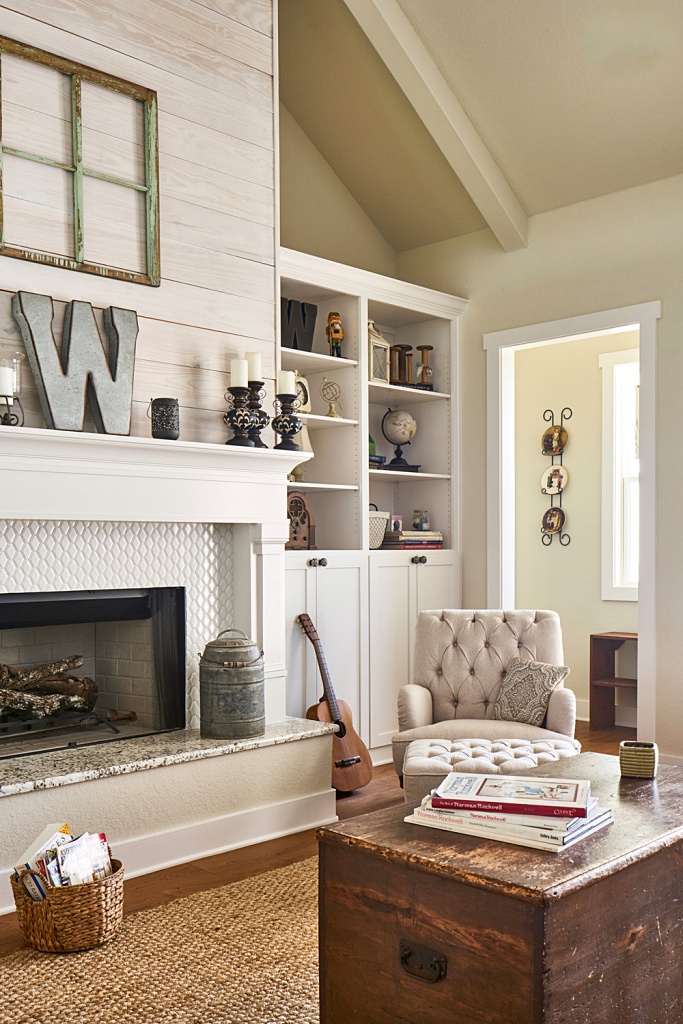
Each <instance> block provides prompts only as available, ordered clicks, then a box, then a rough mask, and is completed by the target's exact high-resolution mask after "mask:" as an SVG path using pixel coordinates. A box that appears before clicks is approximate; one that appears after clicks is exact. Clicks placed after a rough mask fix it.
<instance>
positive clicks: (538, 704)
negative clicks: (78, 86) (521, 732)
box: [491, 658, 569, 725]
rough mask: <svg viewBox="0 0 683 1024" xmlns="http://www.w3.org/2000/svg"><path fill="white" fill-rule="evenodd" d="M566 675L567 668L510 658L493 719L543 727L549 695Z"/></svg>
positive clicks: (494, 708)
mask: <svg viewBox="0 0 683 1024" xmlns="http://www.w3.org/2000/svg"><path fill="white" fill-rule="evenodd" d="M567 675H569V669H568V668H567V667H566V666H565V665H547V664H546V663H545V662H544V661H527V660H526V658H511V659H510V661H509V663H508V667H507V671H506V673H505V676H504V677H503V682H502V685H501V688H500V693H499V694H498V697H497V699H496V703H495V704H494V706H493V714H492V715H491V717H492V718H497V719H499V720H501V721H504V722H526V723H527V725H541V723H542V722H543V719H544V718H545V714H546V711H547V710H548V701H549V700H550V694H551V693H552V692H553V690H554V689H555V687H556V686H557V685H558V684H559V683H561V682H562V680H563V679H564V677H565V676H567Z"/></svg>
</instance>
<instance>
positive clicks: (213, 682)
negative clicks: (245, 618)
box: [199, 629, 266, 740]
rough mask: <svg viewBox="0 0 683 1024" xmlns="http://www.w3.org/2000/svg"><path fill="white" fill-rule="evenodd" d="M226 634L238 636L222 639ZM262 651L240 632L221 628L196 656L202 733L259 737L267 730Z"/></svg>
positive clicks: (235, 736) (227, 736)
mask: <svg viewBox="0 0 683 1024" xmlns="http://www.w3.org/2000/svg"><path fill="white" fill-rule="evenodd" d="M226 633H239V634H240V635H239V636H232V637H229V638H227V639H225V640H222V639H221V637H223V636H224V635H225V634H226ZM263 679H264V668H263V651H259V649H258V646H257V645H256V644H255V643H254V641H253V640H249V638H248V637H247V635H246V633H243V632H242V630H241V629H224V630H223V632H222V633H219V634H218V636H217V637H216V639H215V640H211V641H210V642H209V643H208V644H207V645H206V647H205V648H204V654H202V655H200V657H199V703H200V715H201V734H202V736H207V737H210V738H213V739H228V740H236V739H246V738H247V737H249V736H262V735H263V733H264V732H265V728H266V717H265V694H264V683H263Z"/></svg>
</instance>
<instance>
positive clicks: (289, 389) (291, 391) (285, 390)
mask: <svg viewBox="0 0 683 1024" xmlns="http://www.w3.org/2000/svg"><path fill="white" fill-rule="evenodd" d="M294 379H295V378H294V370H280V372H279V373H278V375H277V393H278V395H295V394H296V389H295V385H294Z"/></svg>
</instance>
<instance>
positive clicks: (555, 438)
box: [541, 423, 569, 455]
mask: <svg viewBox="0 0 683 1024" xmlns="http://www.w3.org/2000/svg"><path fill="white" fill-rule="evenodd" d="M568 440H569V434H568V433H567V431H566V429H565V428H564V427H562V426H560V424H559V423H556V424H555V425H554V426H552V427H548V429H547V430H545V431H544V432H543V437H542V438H541V454H542V455H561V454H562V452H563V451H564V450H565V448H566V447H567V441H568Z"/></svg>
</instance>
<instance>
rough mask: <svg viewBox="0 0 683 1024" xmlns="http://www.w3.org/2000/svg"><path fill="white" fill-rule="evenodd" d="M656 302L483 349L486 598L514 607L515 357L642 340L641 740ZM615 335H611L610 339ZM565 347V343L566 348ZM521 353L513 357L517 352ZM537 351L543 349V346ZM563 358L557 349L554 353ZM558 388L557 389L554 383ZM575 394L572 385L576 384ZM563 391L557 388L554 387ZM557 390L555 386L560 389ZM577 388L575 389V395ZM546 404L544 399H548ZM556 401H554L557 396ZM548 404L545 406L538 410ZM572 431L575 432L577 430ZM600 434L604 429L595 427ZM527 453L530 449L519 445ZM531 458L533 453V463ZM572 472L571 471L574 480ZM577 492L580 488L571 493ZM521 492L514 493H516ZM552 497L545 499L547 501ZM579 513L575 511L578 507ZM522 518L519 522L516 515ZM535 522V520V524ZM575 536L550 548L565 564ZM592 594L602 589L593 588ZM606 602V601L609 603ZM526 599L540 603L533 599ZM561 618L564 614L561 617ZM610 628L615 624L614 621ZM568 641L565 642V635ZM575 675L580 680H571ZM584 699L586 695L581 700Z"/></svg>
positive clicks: (646, 717) (650, 602) (489, 341)
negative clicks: (601, 339) (600, 341)
mask: <svg viewBox="0 0 683 1024" xmlns="http://www.w3.org/2000/svg"><path fill="white" fill-rule="evenodd" d="M660 312H661V311H660V304H659V303H658V302H650V303H644V304H642V305H639V306H629V307H623V308H621V309H616V310H607V311H604V312H602V313H595V314H587V315H585V316H580V317H571V318H568V319H565V320H558V321H552V322H549V323H544V324H535V325H529V326H527V327H522V328H516V329H513V330H509V331H500V332H496V333H495V334H488V335H485V336H484V348H485V349H486V351H487V376H488V412H487V416H488V440H487V448H488V452H487V454H488V508H487V514H488V526H487V531H488V537H487V539H488V595H487V600H488V605H489V607H492V608H506V607H509V608H512V607H517V606H523V604H522V605H518V604H517V601H518V600H520V599H522V601H523V598H524V594H523V593H522V592H520V587H519V585H518V584H519V583H520V582H521V580H518V565H519V559H518V554H519V553H518V547H519V540H518V534H519V527H521V526H522V525H523V524H522V522H521V517H518V516H517V515H516V511H517V510H520V511H521V509H522V508H523V507H524V499H525V498H526V495H519V496H518V493H517V492H518V480H517V457H516V434H517V431H516V426H517V424H516V404H517V403H516V401H515V397H516V396H515V392H516V372H515V371H516V364H517V362H518V361H519V362H521V361H522V360H524V359H528V358H531V357H532V356H533V352H534V350H540V349H543V348H546V347H549V346H553V348H555V351H556V352H557V353H560V354H561V352H562V350H563V346H566V345H567V344H569V343H573V342H579V341H580V342H581V343H584V344H588V343H589V342H590V340H591V339H593V338H596V337H598V336H605V337H611V338H612V342H611V343H610V347H611V348H612V349H614V348H618V347H619V343H620V342H619V340H618V339H619V335H621V336H622V337H626V336H627V334H628V332H632V334H633V333H635V334H636V336H637V337H638V339H639V342H640V388H639V398H640V404H639V455H640V496H639V501H638V512H639V524H638V533H639V547H640V568H639V586H638V613H637V628H636V629H635V630H634V632H637V634H638V645H637V670H636V673H637V677H638V706H637V728H638V735H639V737H640V738H642V739H654V724H655V686H654V681H655V644H654V636H655V631H654V573H655V539H654V538H655V531H654V523H655V452H656V448H655V446H656V435H655V400H654V399H655V353H656V322H657V319H658V318H659V316H660ZM615 339H616V340H615ZM564 352H565V353H567V354H569V353H570V352H571V350H570V349H569V348H566V347H565V348H564ZM518 357H519V358H518ZM541 357H543V353H542V352H541ZM560 358H561V355H560ZM555 390H556V389H555ZM574 391H575V393H576V389H574ZM560 392H562V393H563V389H562V388H561V389H560ZM560 392H557V393H558V394H559V393H560ZM580 394H581V390H579V396H580ZM550 404H551V403H550V402H549V403H548V405H550ZM555 404H558V403H557V402H556V403H555ZM571 404H572V401H571V400H570V399H569V398H568V399H567V401H566V402H563V403H562V404H560V405H559V407H558V408H557V410H556V411H555V412H556V417H557V419H558V420H559V418H560V413H561V410H562V408H563V406H564V405H567V406H571ZM545 408H546V406H545V405H544V409H543V410H542V411H544V410H545ZM546 426H547V424H545V423H542V422H539V425H538V432H537V435H535V441H534V444H535V446H537V447H535V450H537V451H538V453H539V456H538V458H539V460H541V462H542V457H541V454H540V453H541V445H540V439H541V435H542V434H543V429H542V428H545V427H546ZM566 426H567V428H568V430H571V431H572V437H573V438H575V437H577V436H580V434H581V430H579V421H578V419H577V417H576V413H575V412H574V419H573V420H572V421H571V422H568V423H567V424H566ZM577 431H578V434H577ZM601 433H602V432H601ZM570 451H571V447H570V445H568V446H567V458H565V460H564V464H565V466H567V467H568V468H569V469H570V471H571V464H570V461H569V454H570ZM575 451H577V454H578V450H577V448H575ZM600 453H601V436H600V435H599V436H597V437H596V438H595V443H594V459H595V462H596V463H598V462H600V461H601V457H600ZM524 454H525V457H526V456H527V455H529V452H525V453H524ZM536 462H537V460H536V459H535V458H534V464H536ZM542 472H543V465H541V469H540V470H539V472H538V477H539V478H540V477H541V475H542ZM580 479H581V478H580V477H577V478H576V486H574V492H573V496H572V498H571V501H576V500H578V497H579V496H580V494H581V490H582V486H581V484H580V483H579V481H580ZM574 482H575V479H574V478H572V483H574ZM538 484H539V481H538V480H535V482H534V499H535V501H537V500H539V492H540V488H539V485H538ZM577 492H578V494H577ZM570 493H571V491H570V487H569V486H568V488H567V493H566V496H565V499H564V504H565V506H566V510H567V512H569V511H570V510H571V507H572V506H571V503H570ZM518 497H519V500H518ZM549 504H550V503H549ZM574 507H575V509H576V515H575V524H576V526H577V527H579V526H580V523H581V519H582V517H583V518H584V520H585V513H586V509H585V508H584V507H583V502H582V505H578V506H577V505H575V506H574ZM543 511H544V509H540V510H539V513H538V524H537V525H538V531H537V532H536V538H535V540H536V542H537V544H538V547H539V548H540V549H541V552H540V554H539V558H540V557H541V555H545V556H546V557H547V556H548V555H551V553H553V552H552V546H549V547H548V548H547V549H546V550H543V545H542V544H541V536H540V529H541V524H540V519H541V516H542V514H543ZM579 513H580V514H579ZM588 515H589V516H590V515H592V516H593V517H595V518H596V522H597V524H598V530H599V529H600V527H599V524H600V519H601V511H600V504H598V507H597V508H592V509H590V510H589V512H588ZM518 518H519V519H520V522H519V523H518V522H517V520H518ZM535 525H536V524H535ZM567 530H568V532H569V534H570V535H571V529H570V527H569V515H568V516H567ZM578 539H579V538H578V537H575V538H574V540H573V542H572V544H570V545H568V546H566V547H565V549H564V550H561V548H560V545H559V544H555V545H554V547H555V548H556V550H555V551H554V553H553V554H554V555H555V556H556V557H558V558H559V556H565V557H566V556H567V555H569V554H570V552H571V555H570V558H571V557H572V556H573V558H572V561H571V563H569V562H567V563H566V564H572V565H575V564H576V562H577V561H578V560H579V558H578V555H577V549H576V547H575V545H576V543H577V540H578ZM581 545H582V549H581V558H583V557H585V547H586V540H585V537H584V536H583V534H581ZM548 577H549V585H552V566H550V565H548ZM568 598H569V599H570V600H571V601H572V602H574V603H577V602H581V601H583V600H584V599H585V598H584V594H583V591H582V589H581V586H580V585H577V586H575V587H574V590H573V592H572V593H571V594H570V595H568ZM598 599H600V595H599V594H598ZM555 603H557V602H556V601H555V602H552V601H551V602H550V603H549V604H546V605H545V606H546V607H554V604H555ZM608 603H609V602H608ZM532 606H534V607H539V606H540V605H539V604H538V603H534V604H533V605H532ZM561 617H562V616H561ZM615 628H616V627H615ZM565 642H566V641H565ZM588 643H589V639H588V635H586V636H585V648H586V656H587V651H588ZM577 681H578V680H577ZM586 705H587V701H586ZM579 716H580V717H587V706H584V707H583V708H582V707H581V705H580V704H579Z"/></svg>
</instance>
